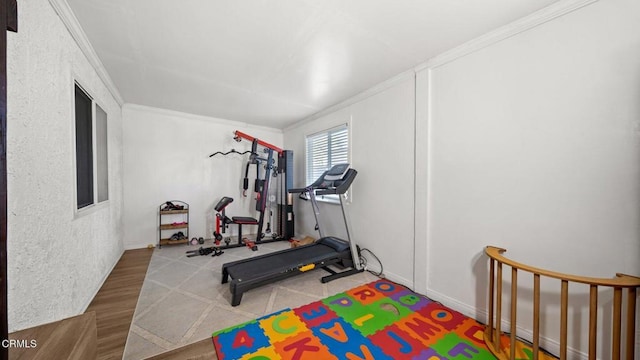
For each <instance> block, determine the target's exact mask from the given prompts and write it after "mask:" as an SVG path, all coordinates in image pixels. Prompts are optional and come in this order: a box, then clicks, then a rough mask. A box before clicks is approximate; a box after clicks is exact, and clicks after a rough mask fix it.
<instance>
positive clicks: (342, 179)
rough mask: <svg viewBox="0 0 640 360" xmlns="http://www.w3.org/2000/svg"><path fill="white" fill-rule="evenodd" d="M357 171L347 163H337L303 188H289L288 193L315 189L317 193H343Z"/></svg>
mask: <svg viewBox="0 0 640 360" xmlns="http://www.w3.org/2000/svg"><path fill="white" fill-rule="evenodd" d="M357 174H358V172H357V171H356V170H355V169H352V168H350V167H349V164H347V163H343V164H337V165H334V166H333V167H331V169H329V170H327V171H325V172H324V173H323V174H322V175H321V176H320V177H319V178H318V179H317V180H316V181H314V182H313V184H311V185H309V186H307V187H306V188H303V189H289V193H293V194H296V193H307V192H312V191H315V193H316V194H317V195H331V194H344V193H345V192H346V191H347V189H349V186H351V183H352V182H353V179H355V177H356V175H357Z"/></svg>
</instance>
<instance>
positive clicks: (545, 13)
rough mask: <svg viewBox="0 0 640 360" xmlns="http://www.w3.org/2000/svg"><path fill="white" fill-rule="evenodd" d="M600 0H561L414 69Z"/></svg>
mask: <svg viewBox="0 0 640 360" xmlns="http://www.w3.org/2000/svg"><path fill="white" fill-rule="evenodd" d="M597 1H599V0H561V1H558V2H556V3H554V4H551V5H549V6H547V7H544V8H542V9H540V10H538V11H536V12H534V13H533V14H531V15H528V16H525V17H523V18H521V19H519V20H516V21H514V22H512V23H509V24H507V25H505V26H502V27H499V28H498V29H496V30H493V31H490V32H488V33H486V34H484V35H482V36H480V37H477V38H475V39H473V40H471V41H468V42H466V43H464V44H462V45H460V46H457V47H455V48H453V49H451V50H449V51H445V52H444V53H442V54H440V55H437V56H435V57H433V58H431V59H429V60H427V61H426V62H424V63H422V64H420V65H418V66H416V67H415V68H414V70H415V71H416V72H418V71H421V70H424V69H427V68H429V69H433V68H436V67H438V66H441V65H444V64H447V63H449V62H451V61H454V60H456V59H458V58H461V57H463V56H466V55H469V54H471V53H473V52H476V51H478V50H481V49H483V48H486V47H488V46H491V45H493V44H495V43H498V42H500V41H502V40H505V39H508V38H510V37H512V36H515V35H518V34H520V33H523V32H525V31H528V30H531V29H533V28H535V27H537V26H539V25H542V24H544V23H546V22H548V21H551V20H553V19H556V18H559V17H561V16H563V15H566V14H568V13H570V12H573V11H575V10H578V9H580V8H583V7H585V6H587V5H591V4H592V3H595V2H597Z"/></svg>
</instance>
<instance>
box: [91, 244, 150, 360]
mask: <svg viewBox="0 0 640 360" xmlns="http://www.w3.org/2000/svg"><path fill="white" fill-rule="evenodd" d="M152 254H153V250H149V249H137V250H127V251H125V252H124V254H123V255H122V257H121V258H120V260H119V261H118V263H117V264H116V266H115V268H114V269H113V271H112V272H111V274H110V275H109V277H108V278H107V280H106V281H105V282H104V284H103V285H102V288H100V291H98V294H96V297H95V298H94V299H93V301H92V302H91V304H89V307H88V308H87V311H86V312H91V311H93V312H95V314H96V325H97V328H98V357H97V359H101V360H102V359H122V354H123V353H124V346H125V344H126V342H127V336H128V334H129V327H130V326H131V320H132V319H133V313H134V311H135V309H136V304H137V302H138V296H139V295H140V289H141V288H142V284H143V282H144V278H145V275H146V273H147V267H148V266H149V261H151V255H152Z"/></svg>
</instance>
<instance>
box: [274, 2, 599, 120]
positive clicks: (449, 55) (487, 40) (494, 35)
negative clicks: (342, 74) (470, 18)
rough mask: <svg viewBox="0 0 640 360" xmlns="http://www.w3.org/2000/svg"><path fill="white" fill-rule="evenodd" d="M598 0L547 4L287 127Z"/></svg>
mask: <svg viewBox="0 0 640 360" xmlns="http://www.w3.org/2000/svg"><path fill="white" fill-rule="evenodd" d="M597 1H599V0H560V1H558V2H556V3H554V4H551V5H549V6H547V7H544V8H542V9H540V10H538V11H536V12H534V13H532V14H530V15H528V16H525V17H523V18H521V19H519V20H516V21H514V22H512V23H509V24H507V25H505V26H502V27H500V28H498V29H496V30H493V31H490V32H488V33H486V34H484V35H482V36H480V37H477V38H475V39H473V40H471V41H468V42H466V43H464V44H462V45H460V46H457V47H455V48H453V49H451V50H449V51H445V52H444V53H441V54H440V55H436V56H435V57H433V58H431V59H429V60H427V61H425V62H424V63H422V64H420V65H418V66H416V67H414V68H413V69H410V70H407V71H404V72H402V73H400V74H398V75H396V76H394V77H392V78H390V79H388V80H386V81H383V82H381V83H379V84H377V85H374V86H373V87H371V88H369V89H367V90H365V91H363V92H361V93H359V94H357V95H355V96H353V97H351V98H348V99H346V100H344V101H342V102H340V103H337V104H335V105H333V106H330V107H328V108H325V109H323V110H321V111H319V112H317V113H315V114H313V115H311V116H308V117H306V118H304V119H302V120H300V121H297V122H295V123H293V124H291V125H289V126H287V127H285V128H284V131H290V130H293V129H296V128H298V127H300V126H302V125H304V124H307V123H309V122H311V121H313V120H316V119H318V118H320V117H323V116H325V115H328V114H331V113H333V112H335V111H338V110H340V109H343V108H345V107H347V106H350V105H353V104H355V103H357V102H359V101H361V100H364V99H366V98H368V97H370V96H372V95H375V94H377V93H379V92H382V91H384V90H386V89H388V88H390V87H392V86H394V85H396V84H398V83H400V82H402V81H404V80H406V79H409V78H413V77H414V76H415V73H417V72H419V71H422V70H425V69H433V68H436V67H438V66H441V65H444V64H446V63H449V62H451V61H453V60H456V59H458V58H461V57H463V56H466V55H469V54H471V53H473V52H475V51H478V50H481V49H483V48H486V47H488V46H491V45H493V44H495V43H498V42H500V41H502V40H505V39H507V38H510V37H512V36H515V35H517V34H520V33H523V32H525V31H528V30H530V29H533V28H535V27H536V26H539V25H541V24H544V23H546V22H548V21H551V20H553V19H555V18H558V17H561V16H563V15H565V14H568V13H570V12H572V11H575V10H578V9H580V8H583V7H585V6H587V5H590V4H592V3H594V2H597Z"/></svg>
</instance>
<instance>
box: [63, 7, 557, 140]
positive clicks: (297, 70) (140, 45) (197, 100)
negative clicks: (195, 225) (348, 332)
mask: <svg viewBox="0 0 640 360" xmlns="http://www.w3.org/2000/svg"><path fill="white" fill-rule="evenodd" d="M556 1H557V0H518V1H513V0H480V1H478V0H475V1H472V0H466V1H465V0H395V1H393V0H386V1H385V0H277V1H273V0H272V1H269V0H242V1H240V0H235V1H234V0H226V1H225V0H181V1H176V0H135V1H132V0H67V2H68V4H69V5H70V7H71V9H72V10H73V12H74V13H75V15H76V17H77V18H78V21H79V23H80V25H81V26H82V28H83V29H84V31H85V33H86V34H87V37H88V38H89V41H90V42H91V44H92V45H93V47H94V49H95V51H96V53H97V54H98V56H99V58H100V60H101V61H102V63H103V64H104V66H105V68H106V70H107V72H108V73H109V75H110V77H111V79H112V80H113V82H114V83H115V85H116V87H117V88H118V90H119V91H120V93H121V95H122V97H123V98H124V101H125V102H126V103H133V104H139V105H146V106H151V107H157V108H163V109H169V110H175V111H181V112H187V113H192V114H198V115H205V116H211V117H217V118H223V119H228V120H237V121H243V122H247V123H250V124H255V125H262V126H269V127H276V128H283V127H286V126H287V125H289V124H291V123H293V122H295V121H297V120H301V119H303V118H305V117H308V116H310V115H312V114H314V113H317V112H318V111H320V110H323V109H325V108H327V107H329V106H331V105H334V104H337V103H339V102H341V101H343V100H345V99H348V98H349V97H351V96H353V95H356V94H358V93H360V92H362V91H364V90H366V89H368V88H370V87H372V86H374V85H376V84H378V83H380V82H382V81H384V80H387V79H389V78H391V77H393V76H395V75H397V74H399V73H402V72H404V71H406V70H409V69H411V68H413V67H414V66H416V65H418V64H421V63H423V62H425V61H426V60H428V59H430V58H433V57H434V56H436V55H438V54H440V53H442V52H444V51H446V50H449V49H452V48H454V47H456V46H458V45H461V44H463V43H465V42H467V41H469V40H472V39H474V38H476V37H478V36H480V35H483V34H485V33H487V32H489V31H491V30H494V29H496V28H498V27H500V26H503V25H505V24H508V23H510V22H512V21H515V20H517V19H519V18H522V17H524V16H526V15H528V14H531V13H533V12H535V11H536V10H539V9H541V8H543V7H545V6H547V5H550V4H552V3H554V2H556Z"/></svg>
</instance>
